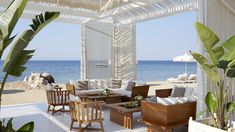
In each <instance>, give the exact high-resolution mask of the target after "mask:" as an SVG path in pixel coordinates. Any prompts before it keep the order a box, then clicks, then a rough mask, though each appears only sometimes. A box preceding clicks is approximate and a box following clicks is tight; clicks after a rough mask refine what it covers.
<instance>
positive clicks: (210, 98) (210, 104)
mask: <svg viewBox="0 0 235 132" xmlns="http://www.w3.org/2000/svg"><path fill="white" fill-rule="evenodd" d="M205 103H206V106H207V108H208V110H209V111H210V112H211V113H214V112H215V109H216V107H217V102H216V99H215V96H214V95H213V94H212V93H211V92H208V93H207V95H206V98H205Z"/></svg>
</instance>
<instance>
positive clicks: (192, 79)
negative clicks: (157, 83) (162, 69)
mask: <svg viewBox="0 0 235 132" xmlns="http://www.w3.org/2000/svg"><path fill="white" fill-rule="evenodd" d="M167 82H170V83H196V82H197V74H190V75H189V76H188V74H186V73H184V74H179V75H178V77H177V78H173V77H170V78H168V79H167Z"/></svg>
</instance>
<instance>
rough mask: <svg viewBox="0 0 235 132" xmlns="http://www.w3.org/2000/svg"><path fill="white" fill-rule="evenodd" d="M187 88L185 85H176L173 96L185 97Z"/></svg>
mask: <svg viewBox="0 0 235 132" xmlns="http://www.w3.org/2000/svg"><path fill="white" fill-rule="evenodd" d="M184 93H185V88H184V87H174V88H173V90H172V92H171V96H172V97H184Z"/></svg>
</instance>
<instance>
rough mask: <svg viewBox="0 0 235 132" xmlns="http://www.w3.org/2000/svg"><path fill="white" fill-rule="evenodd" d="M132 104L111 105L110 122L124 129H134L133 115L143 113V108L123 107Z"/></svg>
mask: <svg viewBox="0 0 235 132" xmlns="http://www.w3.org/2000/svg"><path fill="white" fill-rule="evenodd" d="M126 103H130V102H123V103H116V104H110V105H109V108H110V120H111V121H112V122H115V123H117V124H119V125H120V126H123V127H124V128H128V129H133V113H135V112H141V111H142V110H141V107H140V106H138V107H135V108H126V107H124V106H123V105H124V104H126Z"/></svg>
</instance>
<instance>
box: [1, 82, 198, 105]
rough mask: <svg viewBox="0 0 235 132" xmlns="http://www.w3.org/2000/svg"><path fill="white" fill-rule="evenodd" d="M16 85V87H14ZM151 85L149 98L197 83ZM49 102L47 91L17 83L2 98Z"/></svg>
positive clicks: (10, 102)
mask: <svg viewBox="0 0 235 132" xmlns="http://www.w3.org/2000/svg"><path fill="white" fill-rule="evenodd" d="M12 84H14V85H12ZM147 84H149V85H150V89H149V93H148V95H149V96H152V95H155V90H156V89H167V88H173V87H174V85H177V86H185V85H186V86H188V87H194V88H196V83H188V84H179V83H169V82H167V81H152V82H147ZM36 102H45V103H46V102H47V98H46V91H45V90H44V89H29V88H27V87H26V88H25V89H22V88H17V87H16V86H15V82H10V83H9V82H8V83H7V85H6V87H5V89H4V91H3V96H2V105H14V104H25V103H36Z"/></svg>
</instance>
